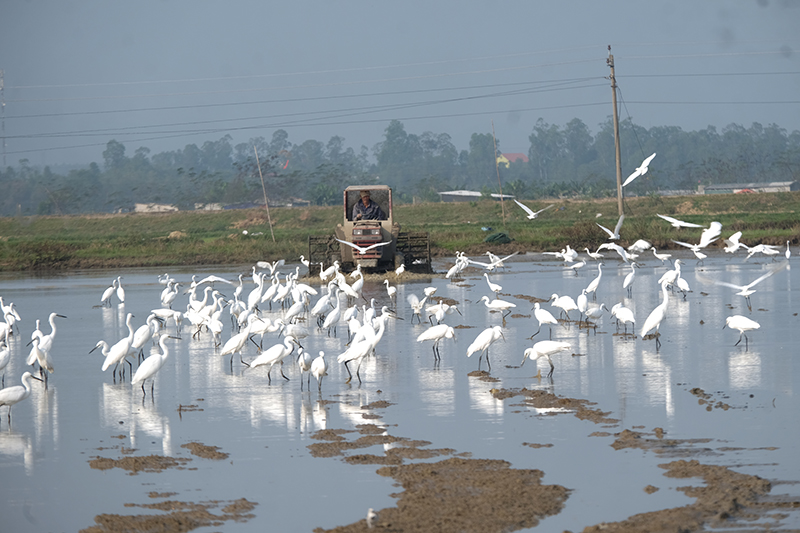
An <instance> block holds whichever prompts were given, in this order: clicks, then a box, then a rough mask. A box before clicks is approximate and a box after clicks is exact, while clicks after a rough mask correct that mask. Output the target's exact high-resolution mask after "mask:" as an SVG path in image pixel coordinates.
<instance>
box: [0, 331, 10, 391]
mask: <svg viewBox="0 0 800 533" xmlns="http://www.w3.org/2000/svg"><path fill="white" fill-rule="evenodd" d="M9 362H11V349H10V348H9V347H8V345H7V344H6V343H5V342H4V343H2V344H0V372H2V373H3V385H2V386H3V387H5V386H6V367H7V366H8V363H9Z"/></svg>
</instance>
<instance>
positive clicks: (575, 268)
mask: <svg viewBox="0 0 800 533" xmlns="http://www.w3.org/2000/svg"><path fill="white" fill-rule="evenodd" d="M585 266H586V261H584V260H583V259H581V260H580V261H578V262H577V263H575V264H574V265H570V266H568V267H567V268H571V269H572V271H573V272H575V275H576V276H577V275H578V269H579V268H583V267H585Z"/></svg>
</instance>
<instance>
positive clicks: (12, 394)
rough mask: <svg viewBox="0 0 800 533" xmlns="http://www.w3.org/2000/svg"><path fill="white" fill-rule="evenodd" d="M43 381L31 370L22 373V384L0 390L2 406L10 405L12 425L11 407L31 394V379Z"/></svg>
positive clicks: (9, 419) (9, 411) (9, 412)
mask: <svg viewBox="0 0 800 533" xmlns="http://www.w3.org/2000/svg"><path fill="white" fill-rule="evenodd" d="M32 379H35V380H36V381H42V380H41V379H39V378H37V377H34V376H33V374H31V373H30V372H25V373H24V374H22V385H17V386H15V387H9V388H7V389H2V390H0V407H2V406H3V405H7V406H8V424H9V426H10V425H11V408H12V407H13V406H14V405H15V404H18V403H19V402H21V401H22V400H24V399H25V398H27V397H28V396H30V395H31V380H32Z"/></svg>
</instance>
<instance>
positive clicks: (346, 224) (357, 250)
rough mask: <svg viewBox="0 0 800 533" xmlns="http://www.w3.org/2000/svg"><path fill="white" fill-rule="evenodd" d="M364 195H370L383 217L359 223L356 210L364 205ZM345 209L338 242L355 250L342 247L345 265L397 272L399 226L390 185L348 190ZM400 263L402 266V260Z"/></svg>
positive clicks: (339, 225) (337, 229)
mask: <svg viewBox="0 0 800 533" xmlns="http://www.w3.org/2000/svg"><path fill="white" fill-rule="evenodd" d="M362 192H365V193H366V194H369V200H370V201H371V202H374V203H375V204H377V205H378V207H379V208H380V211H381V214H382V217H379V218H373V219H366V218H362V219H360V220H359V219H358V218H357V217H355V216H354V207H355V206H356V204H358V203H360V202H363V200H362ZM343 207H344V213H343V217H342V218H343V222H342V224H338V225H337V226H336V230H335V233H336V238H337V239H339V240H341V241H346V242H349V243H352V244H354V245H355V246H356V247H353V246H348V245H346V244H342V245H341V252H342V259H341V261H342V263H343V264H348V263H349V264H352V265H353V266H355V265H359V264H360V265H361V266H362V267H365V268H377V267H379V266H384V267H386V268H394V263H395V254H396V251H397V236H398V234H399V233H400V225H399V224H395V223H394V218H393V209H392V189H391V188H389V186H387V185H353V186H350V187H347V188H346V189H345V190H344V202H343ZM373 211H375V210H374V209H373ZM372 214H373V215H374V214H375V213H374V212H373V213H372ZM380 243H388V244H380ZM374 245H377V246H374ZM399 260H400V261H401V262H402V257H401V258H400V259H399Z"/></svg>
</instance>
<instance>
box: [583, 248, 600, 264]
mask: <svg viewBox="0 0 800 533" xmlns="http://www.w3.org/2000/svg"><path fill="white" fill-rule="evenodd" d="M584 250H586V255H588V256H589V257H591V258H592V259H594V260H595V261H601V262H602V261H603V257H605V256H604V255H603V254H601V253H599V252H592V251H590V250H589V249H588V248H584Z"/></svg>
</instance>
